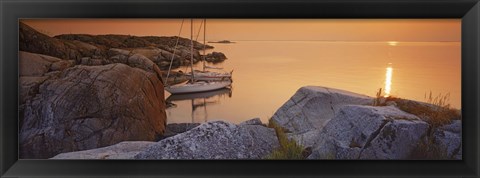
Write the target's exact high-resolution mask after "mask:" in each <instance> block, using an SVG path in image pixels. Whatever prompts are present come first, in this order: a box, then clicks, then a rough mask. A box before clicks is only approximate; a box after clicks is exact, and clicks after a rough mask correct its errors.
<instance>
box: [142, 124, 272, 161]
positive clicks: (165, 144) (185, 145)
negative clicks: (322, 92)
mask: <svg viewBox="0 0 480 178" xmlns="http://www.w3.org/2000/svg"><path fill="white" fill-rule="evenodd" d="M278 146H279V145H278V140H277V138H276V135H275V132H274V130H273V129H271V128H266V127H263V126H258V125H242V126H237V125H235V124H231V123H227V122H223V121H212V122H207V123H204V124H202V125H200V126H198V127H195V128H194V129H192V130H190V131H187V132H185V133H182V134H178V135H175V136H173V137H169V138H166V139H164V140H161V141H159V142H158V143H156V144H154V145H152V146H150V147H149V148H147V149H146V150H144V151H142V152H140V153H139V154H138V155H137V156H135V158H136V159H261V158H264V157H265V156H266V155H268V154H269V153H270V152H271V151H272V150H273V149H274V148H276V147H278Z"/></svg>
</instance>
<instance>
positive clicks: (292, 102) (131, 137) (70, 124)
mask: <svg viewBox="0 0 480 178" xmlns="http://www.w3.org/2000/svg"><path fill="white" fill-rule="evenodd" d="M19 32H20V34H19V35H20V36H19V37H20V51H19V66H20V68H19V69H20V71H19V75H20V76H19V95H20V96H19V116H20V117H19V125H20V127H19V130H20V133H19V153H20V155H19V156H20V158H21V159H43V158H53V159H265V158H269V156H270V155H271V154H272V153H273V152H274V150H276V149H278V148H280V147H284V146H283V145H282V144H284V142H285V139H286V138H281V137H282V136H281V135H283V133H284V135H286V137H288V138H287V139H289V140H288V141H292V142H294V143H296V144H298V145H299V146H300V147H301V149H303V150H301V152H302V154H303V155H302V157H303V158H306V159H461V158H462V141H461V140H462V127H461V126H462V121H461V115H459V114H457V112H455V111H454V112H450V111H448V112H444V111H443V110H444V108H442V107H438V106H435V105H429V104H427V103H422V102H418V101H411V100H404V99H394V100H389V101H388V102H384V103H383V104H381V105H377V104H375V103H376V102H374V101H375V100H376V98H372V97H369V96H365V95H360V94H356V93H352V92H348V91H343V90H338V89H333V88H327V87H318V86H307V87H302V88H300V89H299V90H298V91H297V92H296V93H295V94H294V95H293V96H292V97H291V98H290V99H289V100H288V101H287V102H286V103H285V104H284V105H283V106H282V107H280V108H279V109H278V110H277V111H276V112H275V114H274V115H273V116H272V118H269V119H270V123H262V122H261V121H260V119H258V118H257V119H252V120H248V121H245V122H243V123H240V124H233V123H228V122H224V121H211V122H207V123H203V124H186V123H184V124H168V125H167V122H166V119H167V117H166V112H165V108H166V103H165V98H164V90H163V89H164V84H165V82H178V80H174V81H163V78H164V76H165V74H166V72H165V71H164V70H163V69H165V67H168V65H167V64H169V60H170V59H171V57H173V59H174V67H180V66H182V65H184V64H187V63H189V56H190V54H189V51H190V50H189V48H188V45H189V43H190V41H189V40H188V39H183V38H181V40H180V47H179V51H178V53H176V54H175V55H173V45H174V41H175V40H174V39H176V37H135V36H129V35H96V36H95V35H60V36H56V37H49V36H46V35H43V34H41V33H39V32H37V31H36V30H34V29H33V28H30V27H28V26H27V25H25V24H23V23H20V31H19ZM203 47H204V46H203V45H202V44H201V43H197V42H195V49H196V50H195V52H194V58H195V59H194V60H195V62H198V61H199V60H200V58H201V55H200V53H199V50H200V49H203ZM206 47H208V48H211V47H210V46H206ZM206 59H207V61H208V62H212V63H215V62H221V61H223V60H225V59H226V56H225V55H224V54H223V53H217V52H212V53H210V54H207V56H206ZM172 75H174V76H176V77H177V78H178V79H179V80H182V76H184V74H183V73H181V72H177V73H172ZM405 106H410V108H409V107H405ZM411 106H414V107H413V108H411ZM418 108H421V110H415V109H418ZM429 112H433V113H436V112H438V113H442V114H443V113H447V114H444V115H442V116H441V117H443V120H442V121H441V122H440V121H437V119H439V118H438V117H440V116H439V115H438V114H436V115H434V114H428V113H429ZM445 117H447V118H446V119H445ZM272 125H274V126H272ZM279 130H280V131H281V133H282V134H280V132H279Z"/></svg>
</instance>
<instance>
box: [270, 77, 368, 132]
mask: <svg viewBox="0 0 480 178" xmlns="http://www.w3.org/2000/svg"><path fill="white" fill-rule="evenodd" d="M372 102H373V98H371V97H368V96H365V95H360V94H356V93H352V92H348V91H343V90H338V89H331V88H326V87H315V86H307V87H302V88H300V89H299V90H298V91H297V92H296V93H295V95H293V96H292V97H291V98H290V99H289V100H288V101H287V102H286V103H285V104H284V105H283V106H282V107H280V108H279V109H278V110H277V112H275V114H274V115H273V117H272V119H273V121H275V122H276V123H277V124H279V125H280V126H282V127H284V128H286V129H288V130H289V131H292V132H293V133H304V132H308V131H311V130H314V129H321V128H323V126H325V124H326V123H327V122H328V121H329V120H330V119H331V118H333V117H334V116H335V113H336V112H337V111H338V110H339V109H340V107H342V106H344V105H349V104H357V105H368V104H372Z"/></svg>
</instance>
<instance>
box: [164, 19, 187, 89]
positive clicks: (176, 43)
mask: <svg viewBox="0 0 480 178" xmlns="http://www.w3.org/2000/svg"><path fill="white" fill-rule="evenodd" d="M184 21H185V19H182V24H181V25H180V31H179V32H178V35H177V41H176V42H175V47H174V48H173V54H172V59H170V66H169V67H168V72H167V80H165V81H166V82H165V83H166V85H167V86H168V85H169V84H168V76H170V70H171V69H172V64H173V58H174V57H175V52H176V51H177V45H178V40H179V39H180V34H181V33H182V28H183V22H184Z"/></svg>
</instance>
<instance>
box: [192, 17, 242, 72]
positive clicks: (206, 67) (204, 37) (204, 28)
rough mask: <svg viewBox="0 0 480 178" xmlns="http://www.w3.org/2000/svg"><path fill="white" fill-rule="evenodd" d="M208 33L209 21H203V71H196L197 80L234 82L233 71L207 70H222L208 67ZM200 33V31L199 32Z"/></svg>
mask: <svg viewBox="0 0 480 178" xmlns="http://www.w3.org/2000/svg"><path fill="white" fill-rule="evenodd" d="M206 31H207V19H203V45H204V46H203V60H202V61H203V70H195V79H196V80H198V81H221V80H226V79H228V80H232V73H233V70H232V71H230V72H225V71H223V72H212V71H208V70H206V69H216V70H222V69H223V68H220V67H213V66H207V65H206V59H205V58H206V55H205V51H206V49H205V46H206V45H205V44H206V43H205V40H206ZM199 32H200V31H199ZM197 37H198V36H197ZM190 75H192V73H187V76H190Z"/></svg>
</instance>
